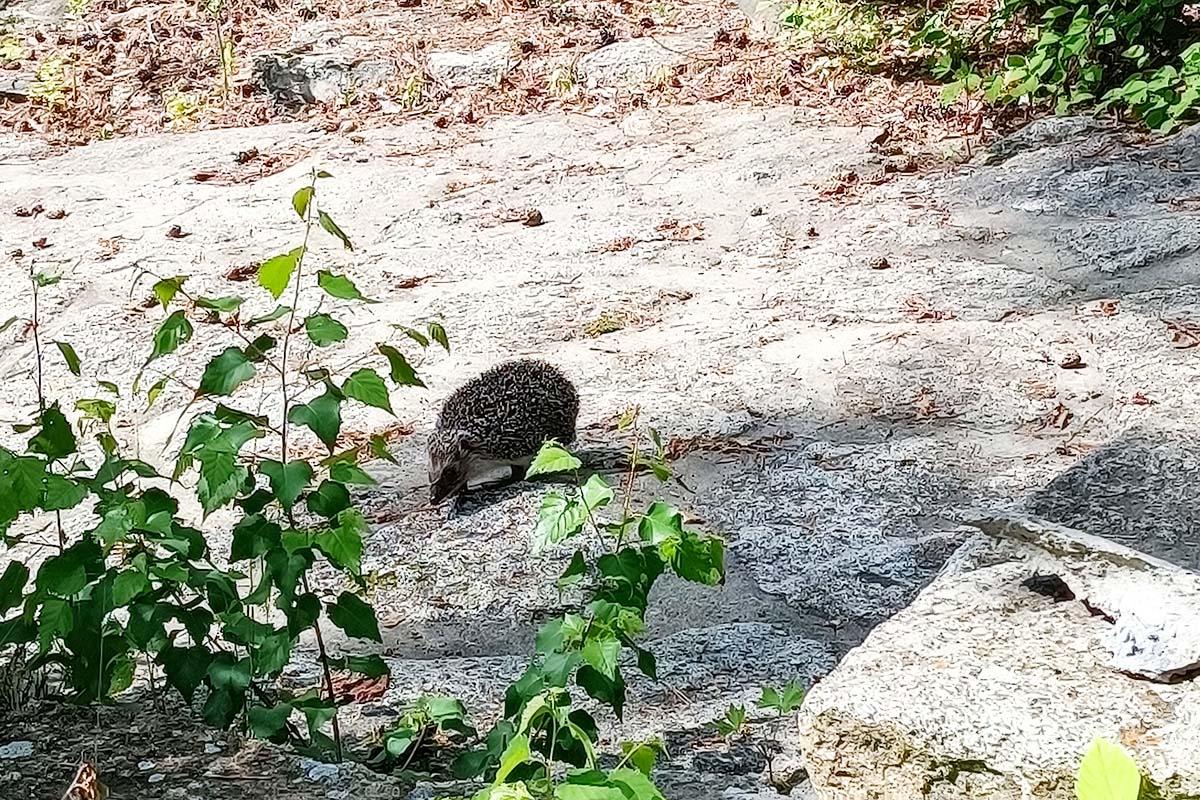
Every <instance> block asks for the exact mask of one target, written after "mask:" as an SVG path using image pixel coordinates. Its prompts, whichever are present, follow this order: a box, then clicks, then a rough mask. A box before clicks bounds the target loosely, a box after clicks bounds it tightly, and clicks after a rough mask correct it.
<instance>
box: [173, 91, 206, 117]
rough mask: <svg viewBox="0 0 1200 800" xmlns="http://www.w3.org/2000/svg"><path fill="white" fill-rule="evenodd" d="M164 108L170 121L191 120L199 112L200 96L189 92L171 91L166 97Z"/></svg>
mask: <svg viewBox="0 0 1200 800" xmlns="http://www.w3.org/2000/svg"><path fill="white" fill-rule="evenodd" d="M166 109H167V116H168V117H169V118H170V119H171V121H172V122H177V123H178V122H191V121H192V120H193V119H195V118H196V115H197V114H199V113H200V98H199V97H197V96H196V95H194V94H191V93H189V92H183V91H176V92H172V93H171V94H170V95H169V96H168V97H167V102H166Z"/></svg>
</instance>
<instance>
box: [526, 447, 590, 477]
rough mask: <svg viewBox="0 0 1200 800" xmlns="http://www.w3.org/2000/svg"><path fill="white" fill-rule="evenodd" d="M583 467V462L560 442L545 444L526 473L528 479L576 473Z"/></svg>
mask: <svg viewBox="0 0 1200 800" xmlns="http://www.w3.org/2000/svg"><path fill="white" fill-rule="evenodd" d="M581 466H583V462H582V461H580V460H579V459H578V458H576V457H575V456H573V455H571V454H570V453H569V452H567V450H566V449H565V448H564V447H563V446H562V445H560V444H558V442H555V441H548V442H545V443H544V444H543V445H542V447H541V449H540V450H538V454H537V455H536V456H534V459H533V462H532V463H531V464H530V465H529V469H528V470H526V471H525V477H526V478H532V477H533V476H534V475H549V474H553V473H556V472H574V471H575V470H577V469H579V468H580V467H581Z"/></svg>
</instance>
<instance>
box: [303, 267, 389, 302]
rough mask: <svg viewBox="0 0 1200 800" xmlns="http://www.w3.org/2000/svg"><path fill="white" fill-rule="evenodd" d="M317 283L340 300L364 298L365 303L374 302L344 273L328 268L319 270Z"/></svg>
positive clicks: (331, 295)
mask: <svg viewBox="0 0 1200 800" xmlns="http://www.w3.org/2000/svg"><path fill="white" fill-rule="evenodd" d="M317 285H318V286H320V287H321V288H322V289H324V290H325V293H326V294H328V295H329V296H330V297H336V298H338V299H339V300H362V301H363V302H364V303H374V302H375V301H374V300H371V299H370V298H367V297H364V296H363V293H362V292H360V291H359V290H358V287H357V286H355V285H354V281H352V280H350V279H349V278H347V277H346V276H344V275H335V274H334V273H332V272H330V271H329V270H327V269H323V270H320V271H318V272H317Z"/></svg>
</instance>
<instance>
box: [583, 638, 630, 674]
mask: <svg viewBox="0 0 1200 800" xmlns="http://www.w3.org/2000/svg"><path fill="white" fill-rule="evenodd" d="M582 653H583V660H584V661H586V662H587V663H589V664H591V665H592V667H593V668H594V669H595V670H596V671H597V672H599V673H600V674H601V675H603V676H604V677H606V678H608V679H609V680H612V679H613V678H615V677H616V673H617V661H618V659H619V658H620V657H621V642H620V641H619V640H617V639H615V638H613V639H595V638H592V639H588V640H587V641H586V642H584V644H583V651H582Z"/></svg>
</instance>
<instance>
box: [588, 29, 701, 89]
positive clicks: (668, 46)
mask: <svg viewBox="0 0 1200 800" xmlns="http://www.w3.org/2000/svg"><path fill="white" fill-rule="evenodd" d="M705 43H706V40H705V39H703V38H700V37H699V36H698V35H696V34H676V35H673V36H664V37H661V38H660V37H655V38H650V37H643V38H639V39H628V40H625V41H620V42H613V43H612V44H610V45H608V46H607V47H601V48H600V49H599V50H596V51H594V52H591V53H588V54H587V55H586V56H584V57H583V58H581V59H580V60H579V72H580V75H581V76H582V77H583V78H584V79H585V80H586V81H587V83H588V85H591V86H628V85H630V84H638V83H641V82H642V81H644V80H646V79H647V78H649V77H651V76H652V75H654V73H655V72H656V71H658V70H659V69H662V68H664V67H666V68H672V67H675V66H677V65H679V64H682V63H684V62H685V61H687V59H688V56H689V54H690V53H691V52H692V51H695V50H697V49H699V48H701V47H704V46H705Z"/></svg>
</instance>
